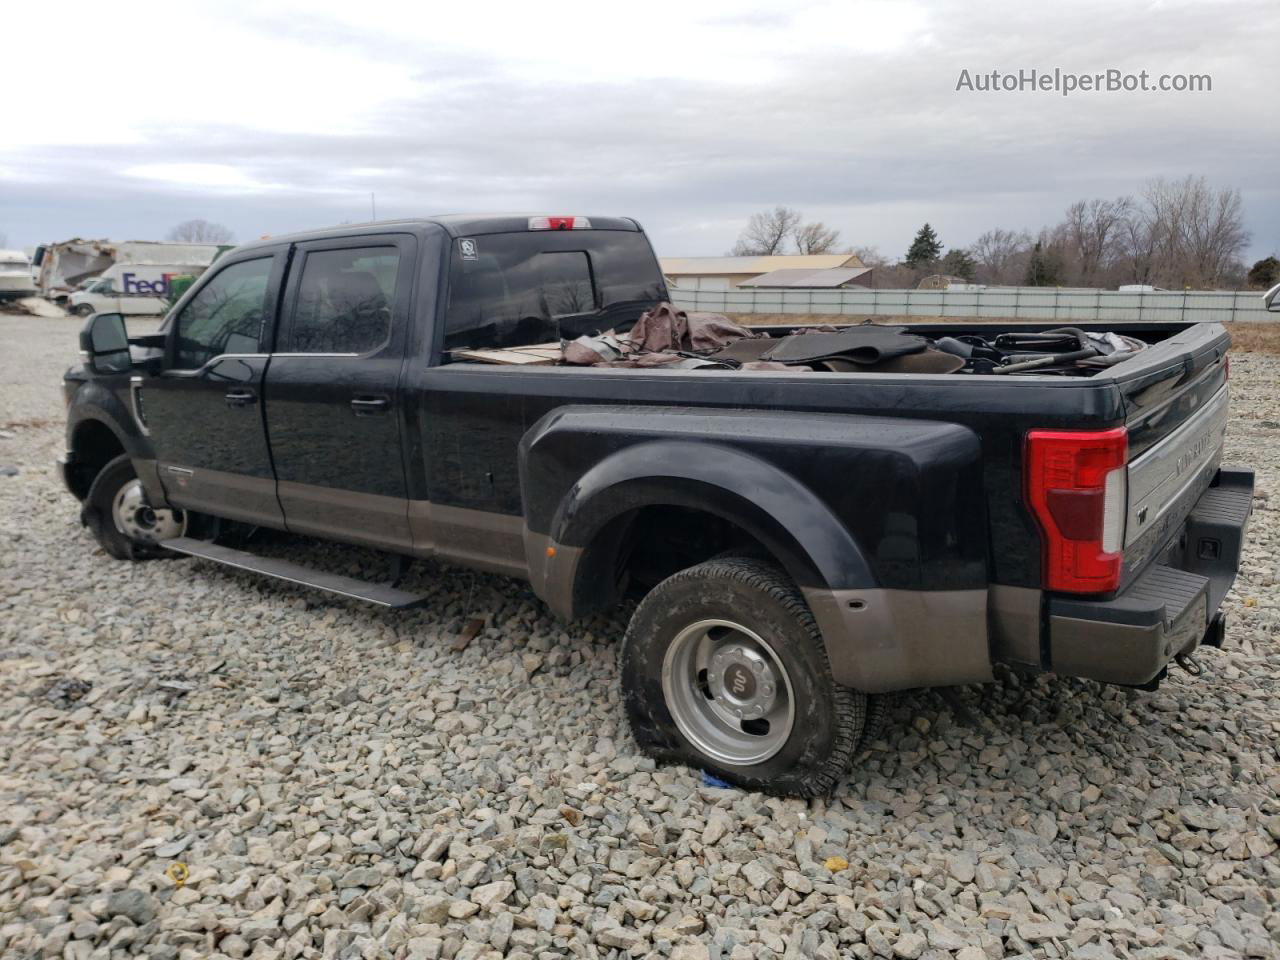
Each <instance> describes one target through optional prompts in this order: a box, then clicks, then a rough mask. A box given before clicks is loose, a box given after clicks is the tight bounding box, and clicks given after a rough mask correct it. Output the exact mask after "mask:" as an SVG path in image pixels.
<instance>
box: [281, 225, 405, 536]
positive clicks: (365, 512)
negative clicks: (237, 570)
mask: <svg viewBox="0 0 1280 960" xmlns="http://www.w3.org/2000/svg"><path fill="white" fill-rule="evenodd" d="M415 261H416V241H415V239H414V238H413V237H412V236H411V235H407V234H378V235H370V234H363V235H361V236H358V237H346V238H339V239H329V240H317V241H311V242H308V243H300V244H297V245H296V246H295V248H294V253H293V262H292V266H291V267H290V271H289V280H288V283H287V285H286V292H285V299H284V306H283V309H282V311H281V321H280V326H279V330H278V331H277V334H276V342H275V350H274V351H273V353H272V355H271V362H270V366H269V368H268V371H267V376H266V387H265V392H266V402H265V405H264V410H265V416H266V425H267V436H268V439H269V442H270V445H271V455H272V459H273V461H274V463H275V472H276V481H277V488H276V489H277V494H278V496H279V499H280V505H281V507H282V508H283V510H284V520H285V526H286V527H287V529H289V530H290V531H293V532H295V533H302V534H310V535H315V536H322V537H327V538H332V539H338V540H346V541H348V542H352V543H362V544H367V545H370V546H375V547H379V548H382V549H392V550H394V549H397V548H402V549H405V550H408V549H409V548H410V546H411V545H412V541H411V538H410V535H409V520H408V495H407V492H406V486H405V475H404V461H403V457H402V454H401V446H400V438H401V416H402V409H401V407H402V403H401V395H400V388H399V384H400V369H401V366H402V364H403V361H404V355H405V343H406V332H407V329H408V326H409V315H410V303H411V294H412V287H413V275H414V266H415Z"/></svg>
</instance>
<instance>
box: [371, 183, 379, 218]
mask: <svg viewBox="0 0 1280 960" xmlns="http://www.w3.org/2000/svg"><path fill="white" fill-rule="evenodd" d="M369 212H370V213H372V214H373V219H374V220H377V219H378V201H377V200H376V199H374V194H373V191H372V190H370V191H369Z"/></svg>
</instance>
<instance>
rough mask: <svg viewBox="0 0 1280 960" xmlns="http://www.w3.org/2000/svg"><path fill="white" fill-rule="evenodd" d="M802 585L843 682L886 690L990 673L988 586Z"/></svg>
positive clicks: (982, 678) (870, 689)
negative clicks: (827, 587)
mask: <svg viewBox="0 0 1280 960" xmlns="http://www.w3.org/2000/svg"><path fill="white" fill-rule="evenodd" d="M802 592H803V593H804V598H805V600H806V601H807V602H808V604H809V609H810V610H812V611H813V617H814V619H815V620H817V621H818V627H819V629H821V630H822V637H823V640H824V641H825V642H826V646H827V656H828V658H829V659H830V661H831V675H832V676H833V677H835V679H836V682H837V683H842V684H844V685H845V686H848V687H853V688H854V689H855V690H862V691H863V692H865V693H888V692H890V691H893V690H908V689H911V688H912V687H946V686H953V685H955V684H961V683H981V682H983V681H987V680H991V679H992V673H991V650H990V645H989V642H988V639H987V637H988V634H987V591H986V590H885V589H879V588H877V589H871V590H823V589H816V588H812V587H806V588H802Z"/></svg>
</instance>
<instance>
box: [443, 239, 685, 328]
mask: <svg viewBox="0 0 1280 960" xmlns="http://www.w3.org/2000/svg"><path fill="white" fill-rule="evenodd" d="M666 296H667V291H666V286H665V284H664V282H663V280H662V273H661V271H660V270H659V268H658V262H657V260H656V259H655V258H654V256H653V251H652V250H651V249H650V247H649V242H648V240H646V239H645V236H644V234H642V233H631V232H629V231H621V230H565V231H556V232H545V231H534V232H530V233H499V234H489V235H487V236H479V237H463V238H461V239H458V240H455V241H454V242H453V256H452V258H451V262H450V267H449V308H448V313H447V315H446V318H445V343H444V346H445V349H446V350H457V349H461V348H463V347H474V348H488V347H518V346H527V345H529V344H533V343H550V342H553V341H556V340H560V339H570V340H571V339H573V338H575V337H579V336H581V335H582V334H584V333H595V332H598V331H604V330H618V331H624V330H629V329H631V326H632V324H634V323H635V322H636V320H637V319H638V318H639V316H640V314H642V313H644V311H646V310H648V309H649V308H650V307H652V306H654V304H656V303H658V302H660V301H662V300H664V299H666Z"/></svg>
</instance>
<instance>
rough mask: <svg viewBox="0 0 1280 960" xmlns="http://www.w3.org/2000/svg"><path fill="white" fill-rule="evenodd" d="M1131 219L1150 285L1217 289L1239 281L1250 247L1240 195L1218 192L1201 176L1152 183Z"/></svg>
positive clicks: (1225, 189) (1238, 193)
mask: <svg viewBox="0 0 1280 960" xmlns="http://www.w3.org/2000/svg"><path fill="white" fill-rule="evenodd" d="M1135 220H1136V223H1137V226H1138V230H1137V233H1138V239H1139V241H1140V246H1139V249H1140V250H1141V251H1143V252H1144V253H1145V257H1146V261H1147V263H1146V265H1147V271H1146V272H1147V276H1148V277H1149V278H1150V282H1153V283H1157V284H1159V285H1161V286H1166V287H1171V288H1177V287H1216V286H1221V285H1223V284H1225V283H1227V282H1228V281H1229V280H1235V279H1238V276H1239V274H1240V271H1241V264H1240V257H1241V255H1242V254H1243V253H1244V249H1245V247H1246V246H1248V244H1249V232H1248V231H1247V230H1246V229H1245V227H1244V203H1243V201H1242V200H1241V197H1240V191H1239V190H1233V189H1230V188H1224V189H1221V190H1216V189H1214V188H1213V187H1211V186H1210V185H1209V182H1208V180H1206V179H1205V178H1204V177H1194V176H1187V177H1184V178H1183V179H1181V180H1174V181H1170V180H1165V179H1163V178H1161V179H1158V180H1152V181H1151V182H1150V183H1148V184H1147V188H1146V190H1145V191H1144V193H1143V197H1142V203H1141V205H1140V209H1139V210H1138V211H1137V215H1136V217H1135Z"/></svg>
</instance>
